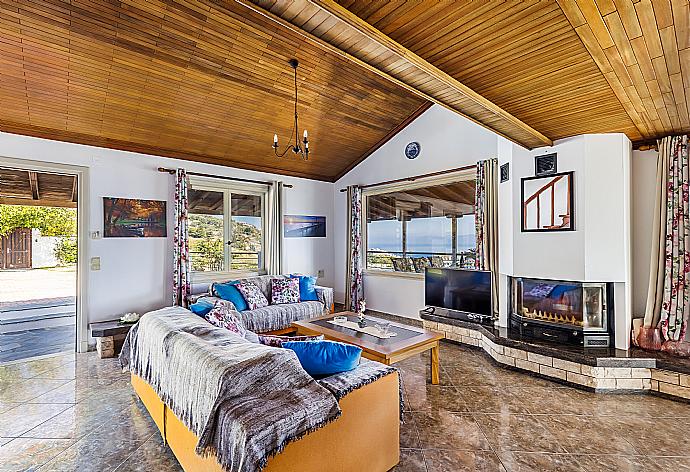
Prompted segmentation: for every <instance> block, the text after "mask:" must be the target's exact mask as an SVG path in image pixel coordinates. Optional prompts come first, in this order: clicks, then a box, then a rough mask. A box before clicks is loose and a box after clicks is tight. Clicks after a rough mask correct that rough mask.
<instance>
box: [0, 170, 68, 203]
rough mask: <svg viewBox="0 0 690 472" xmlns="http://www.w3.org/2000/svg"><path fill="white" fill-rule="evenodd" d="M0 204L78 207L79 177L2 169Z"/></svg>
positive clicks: (0, 174) (0, 171) (0, 172)
mask: <svg viewBox="0 0 690 472" xmlns="http://www.w3.org/2000/svg"><path fill="white" fill-rule="evenodd" d="M0 205H25V206H49V207H67V208H76V207H77V177H76V176H74V175H63V174H47V173H44V172H33V171H26V170H14V169H3V168H0Z"/></svg>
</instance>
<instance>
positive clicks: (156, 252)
mask: <svg viewBox="0 0 690 472" xmlns="http://www.w3.org/2000/svg"><path fill="white" fill-rule="evenodd" d="M3 157H9V158H17V159H28V160H35V161H42V162H50V163H60V164H70V165H77V166H84V167H88V168H89V179H90V181H89V183H88V185H89V195H90V197H89V198H90V201H89V202H88V215H89V216H88V221H87V223H86V224H87V225H88V231H89V232H93V231H100V232H101V234H102V231H103V201H102V198H103V197H122V198H140V199H153V200H166V201H167V202H168V219H167V221H168V237H167V238H110V239H90V240H89V241H88V242H87V245H86V247H87V250H86V254H85V255H83V256H85V257H86V258H92V257H100V258H101V269H100V270H99V271H90V272H89V273H88V274H87V277H88V282H87V283H88V293H87V296H86V298H87V300H86V313H87V317H88V320H89V322H92V321H102V320H110V319H115V318H117V317H118V316H119V315H120V314H122V313H125V312H129V311H137V312H139V313H143V312H146V311H149V310H152V309H156V308H160V307H162V306H166V305H169V304H170V300H171V298H172V293H171V287H170V280H171V278H172V232H173V214H172V209H173V204H172V203H173V198H174V195H173V192H174V185H173V180H172V178H171V177H170V176H169V175H168V174H163V173H160V172H158V171H157V168H158V167H168V168H176V167H184V168H186V169H187V170H188V171H195V172H202V173H208V174H213V175H219V176H233V177H243V178H250V179H261V180H282V181H283V182H285V183H287V184H292V185H294V188H292V189H286V190H285V194H284V197H285V198H284V211H285V213H286V214H306V215H321V216H326V220H327V225H328V227H327V237H326V238H306V239H302V238H288V239H285V240H284V246H283V247H284V270H285V271H286V272H297V271H299V272H304V273H310V274H314V275H316V274H317V272H318V271H319V270H323V271H324V277H323V278H322V279H320V280H319V284H322V285H327V286H332V285H333V281H334V275H335V274H334V258H333V233H334V226H333V220H334V213H333V184H332V183H327V182H318V181H313V180H307V179H300V178H292V177H285V176H278V175H274V174H266V173H260V172H252V171H244V170H240V169H234V168H229V167H222V166H215V165H210V164H203V163H196V162H189V161H182V160H177V159H168V158H162V157H156V156H150V155H145V154H139V153H131V152H123V151H115V150H110V149H103V148H97V147H93V146H83V145H77V144H71V143H64V142H57V141H51V140H45V139H38V138H31V137H26V136H19V135H14V134H9V133H0V160H1V159H2V158H3ZM323 158H324V159H326V157H325V156H324V157H323Z"/></svg>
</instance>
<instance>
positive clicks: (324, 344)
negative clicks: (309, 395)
mask: <svg viewBox="0 0 690 472" xmlns="http://www.w3.org/2000/svg"><path fill="white" fill-rule="evenodd" d="M283 347H284V348H285V349H290V350H292V351H295V353H296V354H297V357H298V358H299V362H300V364H302V367H303V368H304V370H306V371H307V373H308V374H309V375H311V376H312V377H323V376H326V375H333V374H338V373H340V372H346V371H348V370H352V369H354V368H355V367H357V365H358V364H359V358H360V356H361V355H362V349H361V348H359V347H357V346H353V345H352V344H345V343H337V342H335V341H290V342H284V343H283Z"/></svg>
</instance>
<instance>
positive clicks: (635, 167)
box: [632, 151, 659, 318]
mask: <svg viewBox="0 0 690 472" xmlns="http://www.w3.org/2000/svg"><path fill="white" fill-rule="evenodd" d="M658 156H659V153H658V152H657V151H633V155H632V181H633V183H632V187H633V192H632V206H633V221H632V223H633V239H632V243H633V257H632V262H633V317H634V318H643V317H644V312H645V306H646V304H647V285H648V283H649V261H650V256H651V250H652V220H653V219H654V192H655V188H656V162H657V158H658Z"/></svg>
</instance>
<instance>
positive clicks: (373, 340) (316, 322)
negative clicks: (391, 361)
mask: <svg viewBox="0 0 690 472" xmlns="http://www.w3.org/2000/svg"><path fill="white" fill-rule="evenodd" d="M334 316H347V318H348V319H349V320H351V321H357V319H358V316H357V314H356V313H353V312H351V311H345V312H340V313H335V314H333V313H332V314H330V315H326V316H320V317H318V318H311V319H308V320H301V321H296V322H294V323H292V326H293V327H295V328H298V329H299V330H300V332H309V333H314V334H323V335H324V336H325V337H326V338H328V339H332V340H335V341H342V342H346V343H348V344H354V345H355V346H359V347H361V348H362V349H363V350H364V351H366V352H370V353H372V354H376V355H378V356H382V357H390V356H391V355H394V354H399V353H400V352H402V351H407V350H410V349H413V348H415V347H418V346H420V345H423V344H428V343H433V342H436V341H438V340H440V339H443V335H442V334H439V333H434V332H432V331H428V330H425V329H422V328H415V327H414V326H409V325H404V324H400V323H394V322H392V321H388V320H383V319H381V318H375V317H372V316H366V317H365V318H366V320H367V325H368V326H373V325H374V324H376V323H382V322H386V323H389V325H390V330H391V331H394V332H395V333H397V336H395V337H392V338H388V339H381V338H379V337H376V336H372V335H370V334H366V333H362V332H360V331H356V330H354V329H351V328H347V327H345V326H338V325H335V324H333V323H329V321H330V320H332V319H333V317H334Z"/></svg>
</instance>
